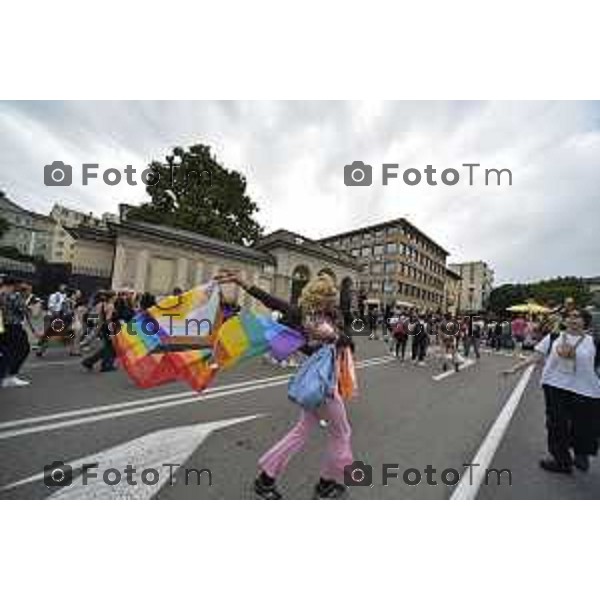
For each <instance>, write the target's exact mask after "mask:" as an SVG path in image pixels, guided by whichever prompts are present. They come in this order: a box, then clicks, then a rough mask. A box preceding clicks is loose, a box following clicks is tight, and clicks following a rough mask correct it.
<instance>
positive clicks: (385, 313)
mask: <svg viewBox="0 0 600 600" xmlns="http://www.w3.org/2000/svg"><path fill="white" fill-rule="evenodd" d="M561 312H564V310H563V308H561V309H556V310H555V311H553V312H551V313H549V314H545V315H525V314H517V315H515V316H511V317H506V318H498V317H491V316H486V317H485V318H483V317H479V316H470V315H452V314H449V313H446V314H443V313H442V312H441V311H438V312H432V311H425V312H419V311H418V310H417V309H415V308H398V309H394V308H393V307H392V306H391V305H387V306H386V307H385V309H384V310H382V311H380V310H379V309H378V308H377V307H371V308H370V309H369V310H368V311H361V312H360V313H357V314H356V315H354V314H350V315H347V316H346V317H345V318H344V323H345V330H346V332H348V333H349V334H350V335H352V334H354V335H357V334H358V335H368V337H369V339H370V340H378V339H383V341H384V342H386V343H388V344H389V350H390V352H391V353H392V354H394V355H395V356H396V357H397V358H398V359H399V360H401V361H404V360H405V359H406V356H407V352H408V355H409V356H410V359H411V360H412V362H414V363H415V364H417V365H419V366H424V365H425V364H426V359H427V358H428V357H432V358H434V359H438V358H440V357H441V359H442V360H441V366H442V369H443V370H446V369H447V368H448V367H449V366H450V365H453V366H454V368H455V369H456V370H458V369H459V366H460V363H461V360H462V359H463V358H468V357H469V356H470V354H471V350H472V352H473V356H474V357H475V359H477V360H479V359H480V358H481V352H480V350H481V348H482V346H485V347H487V348H489V349H490V350H492V351H496V352H500V351H510V352H513V353H514V354H515V355H517V354H520V353H522V352H523V351H531V350H533V349H534V348H535V345H536V344H537V343H538V342H540V341H541V340H542V339H543V338H544V337H545V336H546V335H548V334H549V333H551V332H553V331H557V330H558V328H559V327H560V323H561V319H560V314H561Z"/></svg>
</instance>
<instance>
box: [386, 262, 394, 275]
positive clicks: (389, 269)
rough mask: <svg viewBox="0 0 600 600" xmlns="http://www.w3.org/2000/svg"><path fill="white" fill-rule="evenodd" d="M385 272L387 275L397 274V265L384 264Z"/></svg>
mask: <svg viewBox="0 0 600 600" xmlns="http://www.w3.org/2000/svg"><path fill="white" fill-rule="evenodd" d="M383 270H384V272H385V273H395V272H396V263H395V262H386V263H384V265H383Z"/></svg>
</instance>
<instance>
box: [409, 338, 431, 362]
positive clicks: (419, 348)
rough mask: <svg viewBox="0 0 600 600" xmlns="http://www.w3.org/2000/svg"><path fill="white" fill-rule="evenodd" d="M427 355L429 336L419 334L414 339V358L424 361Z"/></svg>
mask: <svg viewBox="0 0 600 600" xmlns="http://www.w3.org/2000/svg"><path fill="white" fill-rule="evenodd" d="M426 355H427V336H424V335H423V336H421V335H417V336H415V337H413V341H412V359H413V360H419V361H420V362H423V361H424V360H425V356H426Z"/></svg>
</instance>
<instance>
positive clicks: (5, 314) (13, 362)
mask: <svg viewBox="0 0 600 600" xmlns="http://www.w3.org/2000/svg"><path fill="white" fill-rule="evenodd" d="M0 311H1V312H2V332H1V333H0V354H1V355H2V357H1V358H0V379H1V386H2V387H5V388H6V387H21V386H26V385H29V384H30V382H29V381H28V380H26V379H23V378H22V377H19V372H20V370H21V367H22V366H23V363H24V362H25V361H26V360H27V357H28V356H29V352H30V350H31V347H30V345H29V338H28V336H27V332H26V331H25V325H27V326H28V327H29V329H30V330H31V332H32V334H33V335H34V336H37V335H38V334H37V332H36V331H35V329H34V327H33V325H32V324H31V318H30V315H29V310H28V308H27V305H26V301H25V296H24V294H23V293H22V292H21V290H20V282H19V281H17V280H15V279H12V278H9V277H7V278H6V279H4V280H3V284H2V288H1V292H0Z"/></svg>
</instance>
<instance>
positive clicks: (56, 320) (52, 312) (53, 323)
mask: <svg viewBox="0 0 600 600" xmlns="http://www.w3.org/2000/svg"><path fill="white" fill-rule="evenodd" d="M66 292H67V286H66V285H65V284H64V283H63V284H61V285H60V286H58V290H57V291H56V292H53V293H52V294H50V296H49V297H48V311H47V316H46V323H45V327H44V333H43V334H42V336H41V337H40V341H39V343H38V349H37V351H36V353H35V354H36V356H38V357H41V356H43V355H44V352H45V351H46V348H47V346H48V340H49V338H50V337H52V335H54V334H55V333H56V331H55V328H56V327H62V326H63V324H62V317H63V306H64V304H65V301H66V299H67V293H66Z"/></svg>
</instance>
